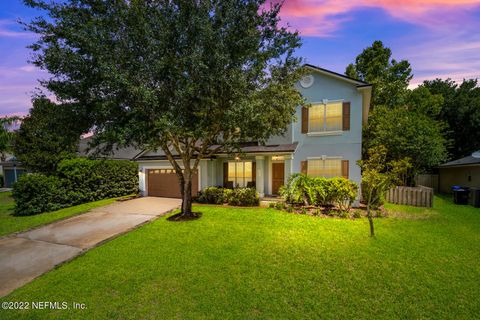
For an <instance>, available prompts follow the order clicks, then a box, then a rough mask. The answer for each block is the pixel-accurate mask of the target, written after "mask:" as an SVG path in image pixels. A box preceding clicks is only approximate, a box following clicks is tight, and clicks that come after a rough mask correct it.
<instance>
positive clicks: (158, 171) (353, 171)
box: [135, 65, 372, 197]
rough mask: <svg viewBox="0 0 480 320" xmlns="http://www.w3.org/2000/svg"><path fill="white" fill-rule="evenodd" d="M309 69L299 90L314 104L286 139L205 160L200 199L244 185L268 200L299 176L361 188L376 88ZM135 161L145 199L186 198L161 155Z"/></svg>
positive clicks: (197, 184) (302, 111)
mask: <svg viewBox="0 0 480 320" xmlns="http://www.w3.org/2000/svg"><path fill="white" fill-rule="evenodd" d="M307 68H308V70H309V74H308V75H306V76H305V77H304V78H303V79H302V80H301V81H299V83H298V84H297V86H298V90H299V91H300V92H301V93H302V94H303V95H304V97H305V98H306V100H307V102H308V103H310V104H311V105H310V106H309V107H308V108H307V107H303V108H302V107H298V108H297V111H296V119H297V120H296V121H295V122H292V123H291V125H290V126H289V127H288V130H287V132H286V133H285V135H284V136H275V137H272V138H271V139H269V141H268V142H267V144H266V145H265V146H259V145H251V146H245V147H244V148H243V149H242V151H243V152H242V155H241V156H236V157H235V156H232V155H228V154H217V155H215V157H212V158H211V159H205V160H202V161H201V163H200V168H199V170H198V173H197V174H196V175H195V177H194V185H193V191H192V192H193V193H194V194H196V193H197V192H198V191H199V190H201V189H203V188H205V187H208V186H225V187H235V186H240V187H255V188H256V189H257V191H258V192H259V193H260V195H261V196H262V197H263V196H264V195H274V194H278V190H279V188H280V186H282V185H283V184H284V183H285V182H286V180H287V179H288V177H289V176H290V175H291V174H292V173H295V172H303V173H306V174H308V175H312V176H321V177H336V176H341V177H346V178H349V179H351V180H353V181H355V182H357V183H360V180H361V173H360V168H359V167H358V165H357V160H360V159H361V155H362V126H363V125H365V124H366V122H367V118H368V111H369V106H370V98H371V92H372V90H371V89H372V86H371V85H370V84H367V83H365V82H362V81H359V80H356V79H352V78H349V77H346V76H344V75H341V74H338V73H335V72H332V71H329V70H325V69H322V68H319V67H315V66H312V65H307ZM135 160H136V161H137V162H138V164H139V174H140V190H141V192H142V194H143V195H148V196H162V197H180V188H179V185H178V182H177V181H178V180H177V177H176V175H175V173H174V171H173V169H172V166H171V165H170V163H169V162H168V160H167V159H166V157H165V155H164V154H163V153H162V152H161V151H158V152H152V151H149V152H148V151H147V152H143V153H140V154H139V155H138V156H137V157H136V158H135Z"/></svg>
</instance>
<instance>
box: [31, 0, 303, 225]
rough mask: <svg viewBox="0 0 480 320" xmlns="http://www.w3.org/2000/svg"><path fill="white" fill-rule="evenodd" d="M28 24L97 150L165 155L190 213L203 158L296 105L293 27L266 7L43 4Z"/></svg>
mask: <svg viewBox="0 0 480 320" xmlns="http://www.w3.org/2000/svg"><path fill="white" fill-rule="evenodd" d="M25 3H26V4H27V5H29V6H30V7H33V8H38V9H42V10H44V11H46V13H47V14H48V17H38V18H36V19H35V20H33V21H32V22H31V23H29V24H26V28H27V29H28V30H29V31H31V32H35V33H37V34H38V35H39V36H40V40H39V41H38V42H36V43H35V44H33V45H32V46H31V48H32V49H33V50H34V51H35V52H36V54H37V55H36V56H35V58H34V60H33V62H34V64H35V65H37V66H39V67H41V68H43V69H46V70H48V71H49V72H50V73H51V74H52V75H53V77H52V78H50V79H48V80H45V81H43V82H42V83H43V85H44V86H45V87H46V88H48V89H49V90H50V91H51V92H53V93H54V94H55V95H56V97H57V99H59V100H64V101H68V102H75V103H78V104H79V105H82V106H84V108H85V109H86V110H87V113H88V114H89V116H90V117H91V120H92V121H91V128H92V131H94V133H95V142H96V144H100V143H102V145H106V146H113V144H115V143H116V144H117V145H119V146H122V145H123V146H127V145H133V146H137V147H139V148H146V149H153V150H157V149H161V150H162V151H163V152H164V153H165V155H166V157H167V159H168V160H169V161H170V163H171V164H172V166H173V168H174V169H175V172H176V174H177V176H178V179H179V181H180V190H181V193H182V197H183V202H182V214H183V216H185V217H191V216H194V215H195V214H194V213H193V212H192V197H191V189H192V176H193V174H194V172H195V171H196V170H197V169H198V166H199V163H200V160H202V159H204V158H206V157H209V156H211V155H212V154H214V153H216V152H218V151H220V150H222V151H224V152H229V151H234V150H235V149H237V148H238V145H239V143H240V142H242V141H258V142H260V143H262V142H265V141H266V140H267V139H268V138H269V137H270V136H272V135H278V134H282V133H284V132H285V130H286V128H287V126H288V124H289V123H290V122H291V120H292V117H293V115H294V112H295V108H296V107H297V106H299V105H303V103H304V101H303V98H302V97H301V95H300V94H299V92H298V91H297V90H296V89H295V87H294V84H295V83H296V82H297V81H298V80H299V79H300V78H301V76H302V73H303V70H302V68H301V59H300V58H297V57H295V56H294V51H295V49H297V48H298V47H299V46H300V37H299V35H298V33H297V32H290V31H288V30H287V29H286V28H285V27H281V26H280V24H279V21H280V18H279V11H280V8H281V4H267V3H266V0H205V1H180V0H173V1H164V0H151V1H139V0H135V1H133V0H132V1H127V0H120V1H104V0H75V1H73V0H72V1H62V2H53V1H41V0H38V1H36V0H25Z"/></svg>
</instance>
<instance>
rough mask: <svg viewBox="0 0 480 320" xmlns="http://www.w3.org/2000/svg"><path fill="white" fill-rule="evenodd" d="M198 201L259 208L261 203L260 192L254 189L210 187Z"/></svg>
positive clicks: (204, 190)
mask: <svg viewBox="0 0 480 320" xmlns="http://www.w3.org/2000/svg"><path fill="white" fill-rule="evenodd" d="M196 200H197V202H200V203H210V204H224V203H228V204H229V205H232V206H258V205H259V203H260V197H259V195H258V192H257V191H256V190H255V189H253V188H235V189H227V188H222V187H208V188H205V189H203V190H202V191H201V192H200V194H199V195H198V197H197V198H196Z"/></svg>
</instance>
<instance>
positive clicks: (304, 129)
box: [302, 107, 308, 133]
mask: <svg viewBox="0 0 480 320" xmlns="http://www.w3.org/2000/svg"><path fill="white" fill-rule="evenodd" d="M302 133H308V108H307V107H302Z"/></svg>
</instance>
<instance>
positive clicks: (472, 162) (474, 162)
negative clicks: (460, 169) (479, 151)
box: [438, 156, 480, 168]
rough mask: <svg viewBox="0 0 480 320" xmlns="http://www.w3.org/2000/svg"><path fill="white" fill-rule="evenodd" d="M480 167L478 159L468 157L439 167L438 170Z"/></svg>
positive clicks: (479, 159)
mask: <svg viewBox="0 0 480 320" xmlns="http://www.w3.org/2000/svg"><path fill="white" fill-rule="evenodd" d="M472 165H480V158H476V157H474V156H468V157H464V158H461V159H457V160H453V161H450V162H447V163H444V164H441V165H439V166H438V167H439V168H448V167H457V166H472Z"/></svg>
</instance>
